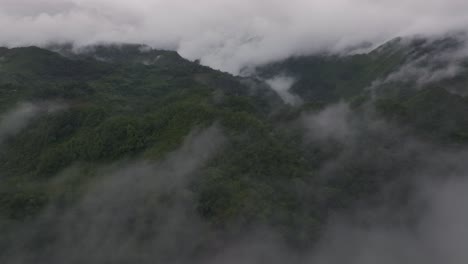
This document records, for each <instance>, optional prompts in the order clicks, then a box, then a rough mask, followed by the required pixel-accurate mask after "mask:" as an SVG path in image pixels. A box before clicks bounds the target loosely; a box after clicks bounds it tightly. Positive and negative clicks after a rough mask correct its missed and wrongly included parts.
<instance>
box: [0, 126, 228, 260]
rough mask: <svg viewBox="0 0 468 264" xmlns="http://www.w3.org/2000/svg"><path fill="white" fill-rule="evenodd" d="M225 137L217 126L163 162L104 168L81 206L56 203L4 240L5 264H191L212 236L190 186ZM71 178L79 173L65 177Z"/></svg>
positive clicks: (190, 139) (190, 138)
mask: <svg viewBox="0 0 468 264" xmlns="http://www.w3.org/2000/svg"><path fill="white" fill-rule="evenodd" d="M224 140H225V138H224V136H223V134H222V132H221V130H220V129H218V128H217V127H215V126H213V127H210V128H207V129H204V130H201V131H200V130H199V131H194V132H192V133H191V134H190V135H189V136H187V138H186V140H185V141H184V143H183V144H182V146H181V147H180V148H179V149H177V150H176V151H174V152H172V153H170V154H168V156H167V157H166V158H165V159H163V160H162V161H160V162H157V163H155V162H149V161H135V162H132V163H128V164H122V163H119V164H115V165H112V166H109V167H104V168H101V169H100V170H99V172H98V175H101V177H99V178H98V179H96V180H94V181H92V182H91V183H90V184H89V186H88V188H87V190H86V193H84V194H83V196H82V197H80V199H78V201H77V203H76V204H75V205H73V206H72V205H70V206H69V207H67V209H66V210H63V208H61V207H60V205H59V204H60V203H59V204H58V206H57V207H56V206H54V205H52V206H51V207H50V208H49V209H48V210H46V211H45V212H44V213H43V214H42V216H40V217H39V218H38V219H37V220H36V221H35V222H33V223H31V222H29V223H28V224H27V225H26V226H24V229H23V231H22V232H18V233H16V234H15V236H14V238H12V239H11V240H7V241H4V238H7V237H8V236H5V237H4V238H2V239H0V244H2V245H8V247H7V249H8V250H6V251H4V249H2V250H1V251H0V253H2V254H0V262H2V263H43V262H47V263H63V262H73V263H106V262H109V261H110V262H112V263H154V262H164V263H189V262H188V260H189V259H190V253H191V252H192V251H193V250H194V248H196V247H197V246H199V245H200V244H201V243H202V242H203V241H205V239H208V238H207V237H206V236H208V235H209V233H208V232H207V225H206V223H202V221H201V218H200V217H199V216H198V214H196V211H195V206H194V204H193V202H194V200H195V198H194V194H193V192H192V191H191V189H190V183H191V182H192V180H193V177H194V176H195V175H196V173H197V171H198V169H200V168H201V167H202V166H203V165H204V163H205V162H207V161H208V160H209V159H211V158H212V157H213V155H214V154H215V153H216V151H218V150H219V149H220V147H221V146H222V145H223V142H224ZM64 173H73V170H72V171H69V170H66V171H65V172H64ZM75 173H76V172H75ZM67 176H73V175H60V177H58V178H60V179H57V180H59V181H60V180H63V179H64V177H65V178H66V177H67ZM78 177H83V175H79V176H78ZM43 239H45V240H43ZM38 241H43V242H42V243H45V245H46V246H45V247H41V246H39V245H38V244H37V243H38ZM3 243H6V244H3ZM39 243H41V242H39Z"/></svg>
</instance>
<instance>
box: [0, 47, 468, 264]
mask: <svg viewBox="0 0 468 264" xmlns="http://www.w3.org/2000/svg"><path fill="white" fill-rule="evenodd" d="M462 46H463V43H462V42H461V41H460V40H458V39H456V38H455V39H454V38H444V39H439V40H425V39H420V38H415V39H410V40H407V39H396V40H393V41H391V42H389V43H386V44H384V45H383V46H381V47H378V48H377V49H375V50H373V51H371V52H369V53H365V54H355V55H340V56H338V55H330V54H322V55H314V56H300V57H294V58H289V59H287V60H284V61H280V62H274V63H271V64H268V65H263V66H260V67H258V68H257V69H256V71H255V75H252V76H249V77H238V76H232V75H230V74H228V73H223V72H220V71H216V70H213V69H210V68H208V67H205V66H202V65H199V64H198V63H197V62H191V61H188V60H186V59H184V58H182V57H181V56H179V55H178V54H177V53H176V52H173V51H163V50H154V49H151V48H149V47H146V46H143V45H99V46H92V47H86V48H81V49H78V50H74V48H73V47H72V46H50V47H49V48H48V49H42V48H38V47H24V48H11V49H9V48H1V49H0V112H1V113H2V117H1V119H0V234H1V236H0V260H5V261H9V262H10V263H15V262H14V261H17V262H18V263H44V262H47V263H62V262H63V261H64V260H70V259H72V260H73V261H75V262H76V263H154V262H158V261H160V262H166V263H188V262H191V263H194V262H195V263H197V262H200V263H206V261H210V262H211V261H215V260H213V258H215V255H216V254H215V253H216V252H223V250H228V249H229V248H230V247H231V244H236V243H244V242H242V241H245V240H244V239H247V241H248V240H250V239H254V238H255V239H259V240H260V241H262V240H264V239H268V241H271V240H270V239H271V237H272V236H273V237H275V239H276V238H277V239H278V240H280V241H282V242H281V245H283V246H284V247H285V248H287V249H288V251H287V252H289V253H288V254H293V253H294V254H300V252H302V251H307V250H309V249H310V248H311V247H313V246H314V245H315V244H316V243H317V241H319V240H320V239H321V237H322V236H323V234H324V233H325V232H326V227H327V224H328V222H329V220H330V219H332V218H333V216H336V215H344V216H347V217H351V216H352V215H354V214H355V213H356V208H366V209H368V210H370V209H371V208H380V207H381V206H383V205H385V207H386V208H387V210H389V211H390V212H392V213H391V217H389V216H388V215H387V214H382V215H378V214H377V215H376V216H375V218H378V219H379V221H382V220H381V219H380V217H382V218H384V220H385V223H386V224H395V223H396V222H398V223H401V222H404V223H407V224H410V223H412V222H413V221H414V218H417V216H415V215H414V212H412V211H411V212H410V211H409V210H408V201H409V200H411V198H410V197H411V196H412V194H413V192H414V190H415V189H417V185H416V182H415V179H418V178H419V176H416V174H418V175H419V173H418V172H419V171H420V170H422V168H423V167H424V168H432V169H433V171H438V170H442V171H443V169H446V168H447V167H450V166H451V167H450V168H451V169H453V170H456V169H460V168H458V167H457V166H461V165H459V164H458V163H457V164H451V163H450V164H445V163H443V164H439V163H437V164H436V163H434V162H432V159H433V158H434V157H435V156H437V157H439V156H441V157H442V156H446V155H448V154H447V153H458V152H457V151H460V150H463V149H464V148H465V147H466V144H467V143H468V142H467V140H468V118H467V116H468V101H467V99H466V97H465V93H464V89H465V87H466V84H467V81H468V79H467V77H468V75H467V74H466V71H465V68H466V66H467V65H466V60H464V59H459V57H456V55H457V54H458V53H457V52H458V51H459V50H460V48H461V47H462ZM276 76H287V77H290V78H292V79H293V80H294V83H293V84H292V87H291V89H290V90H289V92H290V93H292V94H294V95H295V96H298V97H300V98H301V100H302V104H298V105H289V104H287V103H285V102H283V101H282V100H281V96H280V95H278V94H277V93H276V92H275V91H273V90H272V89H270V87H269V85H268V80H269V79H272V78H275V77H276ZM428 153H433V154H434V155H431V156H428ZM436 165H437V167H435V166H436ZM388 197H392V199H389V198H388ZM403 212H404V213H403ZM361 220H362V219H361ZM361 220H360V221H361ZM373 220H375V219H373ZM373 220H371V219H369V218H366V219H365V220H363V221H362V222H363V223H362V224H364V225H366V224H368V222H372V221H373ZM375 221H377V220H375ZM257 235H258V236H259V237H257ZM251 236H252V237H251ZM283 243H284V244H283ZM246 244H247V245H250V244H248V242H246ZM80 252H81V253H80ZM83 252H84V253H83ZM213 252H215V253H213ZM67 255H68V256H69V257H66V256H67ZM273 255H274V254H273ZM114 257H115V258H114ZM113 258H114V261H113ZM215 259H216V258H215ZM73 261H72V262H73Z"/></svg>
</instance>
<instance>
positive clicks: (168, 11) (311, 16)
mask: <svg viewBox="0 0 468 264" xmlns="http://www.w3.org/2000/svg"><path fill="white" fill-rule="evenodd" d="M467 11H468V2H466V1H464V0H397V1H389V0H382V1H371V0H328V1H324V0H312V1H310V0H292V1H288V2H284V1H280V0H269V1H267V0H222V1H219V0H200V1H196V2H193V1H189V0H156V1H151V0H135V1H130V2H129V1H123V0H112V1H111V0H98V1H94V0H93V1H91V0H40V1H36V0H35V1H33V0H15V1H13V0H0V24H1V25H2V26H3V28H4V30H3V32H2V36H1V37H0V45H8V46H17V45H30V44H46V43H48V42H51V41H54V42H75V43H77V44H79V45H84V44H92V43H96V42H132V43H135V42H136V43H142V44H148V45H150V46H152V47H156V48H166V49H174V50H177V51H179V52H180V53H181V54H182V55H183V56H184V57H186V58H189V59H201V62H202V63H203V64H206V65H209V66H212V67H215V68H218V69H222V70H226V71H229V72H232V73H238V72H239V71H240V70H241V69H242V68H243V67H246V66H251V65H255V64H262V63H266V62H270V61H272V60H277V59H282V58H285V57H288V56H291V55H294V54H308V53H313V52H319V51H322V50H331V51H339V50H342V49H343V48H346V47H349V46H356V45H359V44H361V43H363V42H364V41H370V42H373V43H374V44H378V43H382V42H384V41H386V40H389V39H391V38H394V37H396V36H407V35H413V34H425V35H433V34H441V33H446V32H448V31H454V30H463V29H464V26H465V25H466V24H467V23H468V12H467Z"/></svg>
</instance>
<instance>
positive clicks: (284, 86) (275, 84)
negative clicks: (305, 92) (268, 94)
mask: <svg viewBox="0 0 468 264" xmlns="http://www.w3.org/2000/svg"><path fill="white" fill-rule="evenodd" d="M295 82H296V80H295V79H294V78H292V77H287V76H281V75H280V76H276V77H274V78H272V79H268V80H266V83H267V84H268V85H269V86H270V87H271V89H273V90H274V91H275V92H276V93H277V94H278V95H279V96H280V97H281V99H283V101H284V102H285V103H287V104H289V105H298V104H301V102H302V100H301V98H300V97H299V96H297V95H295V94H293V93H291V92H290V89H291V87H292V86H293V85H294V83H295Z"/></svg>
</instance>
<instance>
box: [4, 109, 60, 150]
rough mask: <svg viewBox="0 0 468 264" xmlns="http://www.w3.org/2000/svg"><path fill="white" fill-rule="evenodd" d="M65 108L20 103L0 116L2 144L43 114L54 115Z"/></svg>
mask: <svg viewBox="0 0 468 264" xmlns="http://www.w3.org/2000/svg"><path fill="white" fill-rule="evenodd" d="M63 108H64V106H63V105H61V104H57V103H51V102H42V103H30V102H23V103H19V104H18V105H17V106H15V107H14V108H13V109H11V110H9V111H7V112H6V113H3V114H2V115H0V144H1V143H2V142H3V141H4V140H6V139H7V138H8V137H10V136H14V135H15V134H17V133H19V132H21V131H22V130H23V129H25V128H26V127H27V126H28V125H29V124H30V123H31V122H32V121H33V120H34V119H35V118H36V117H38V116H40V115H41V114H47V113H53V112H56V111H59V110H61V109H63Z"/></svg>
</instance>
